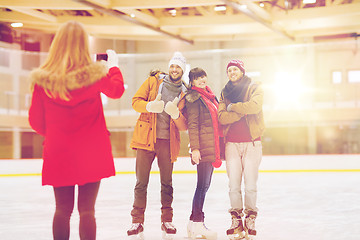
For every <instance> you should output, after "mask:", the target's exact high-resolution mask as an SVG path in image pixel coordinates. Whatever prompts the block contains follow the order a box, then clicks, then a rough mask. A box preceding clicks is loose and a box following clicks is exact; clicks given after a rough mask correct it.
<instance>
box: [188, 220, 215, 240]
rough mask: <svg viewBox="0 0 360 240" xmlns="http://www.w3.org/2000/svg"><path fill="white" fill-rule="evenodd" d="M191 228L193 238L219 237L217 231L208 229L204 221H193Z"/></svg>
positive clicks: (210, 239) (210, 238) (212, 238)
mask: <svg viewBox="0 0 360 240" xmlns="http://www.w3.org/2000/svg"><path fill="white" fill-rule="evenodd" d="M191 229H192V231H191V236H190V237H191V239H198V238H201V239H209V240H215V239H217V233H216V232H215V231H212V230H210V229H208V228H207V227H206V226H205V224H204V223H203V222H193V224H192V228H191Z"/></svg>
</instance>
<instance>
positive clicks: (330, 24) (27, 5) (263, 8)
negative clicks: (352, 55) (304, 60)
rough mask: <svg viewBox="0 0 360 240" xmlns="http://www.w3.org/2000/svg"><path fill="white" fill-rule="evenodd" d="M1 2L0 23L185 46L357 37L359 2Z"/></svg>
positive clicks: (118, 0) (107, 0) (335, 0)
mask: <svg viewBox="0 0 360 240" xmlns="http://www.w3.org/2000/svg"><path fill="white" fill-rule="evenodd" d="M303 1H309V0H270V1H261V0H35V1H29V0H0V23H3V24H8V25H10V23H14V22H21V23H23V27H22V28H23V29H31V30H39V31H43V32H47V33H54V32H55V31H56V29H57V28H58V26H59V25H60V24H61V23H63V22H66V21H68V20H76V21H79V22H81V23H83V24H84V25H85V26H86V28H87V30H88V32H89V33H90V34H91V35H92V36H95V37H100V38H113V39H123V40H145V41H146V40H148V41H156V40H168V39H170V38H176V39H179V40H180V41H185V42H188V43H190V44H191V43H194V42H201V41H231V40H244V39H247V40H248V39H257V38H261V39H267V38H268V39H270V38H286V39H290V41H292V40H295V41H296V40H301V39H308V38H310V39H315V40H321V39H335V38H349V37H350V38H356V37H358V33H360V0H316V1H315V0H314V1H315V2H314V3H304V2H303Z"/></svg>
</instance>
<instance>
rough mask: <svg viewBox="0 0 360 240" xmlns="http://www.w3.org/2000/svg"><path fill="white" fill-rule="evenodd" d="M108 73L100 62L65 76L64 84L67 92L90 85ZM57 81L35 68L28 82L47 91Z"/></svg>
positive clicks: (49, 74) (56, 76)
mask: <svg viewBox="0 0 360 240" xmlns="http://www.w3.org/2000/svg"><path fill="white" fill-rule="evenodd" d="M107 73H108V69H107V67H106V66H105V65H104V64H103V63H101V62H94V63H90V64H89V65H87V66H84V67H81V68H79V69H76V70H75V71H71V72H69V73H67V74H66V79H65V84H66V88H67V89H68V90H75V89H79V88H82V87H86V86H89V85H92V84H93V83H95V82H97V81H99V80H100V79H101V78H103V77H104V76H105V75H106V74H107ZM58 80H59V76H58V75H56V74H52V73H50V72H48V71H45V70H43V69H40V68H37V69H35V70H33V71H32V72H31V74H30V82H31V83H32V84H33V85H34V84H37V85H39V86H41V87H42V88H44V89H48V87H49V86H51V85H52V83H54V82H56V81H58Z"/></svg>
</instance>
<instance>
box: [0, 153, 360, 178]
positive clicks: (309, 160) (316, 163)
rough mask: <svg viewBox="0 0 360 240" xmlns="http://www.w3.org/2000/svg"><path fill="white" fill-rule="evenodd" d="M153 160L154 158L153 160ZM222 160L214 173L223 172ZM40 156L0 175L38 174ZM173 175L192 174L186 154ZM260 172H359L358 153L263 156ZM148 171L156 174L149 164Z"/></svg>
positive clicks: (129, 169) (7, 163)
mask: <svg viewBox="0 0 360 240" xmlns="http://www.w3.org/2000/svg"><path fill="white" fill-rule="evenodd" d="M154 161H156V159H155V160H154ZM114 162H115V169H116V174H117V175H122V174H135V158H116V159H114ZM225 165H226V164H225V162H223V164H222V165H221V167H220V168H216V169H215V170H214V173H219V174H225V173H226V166H225ZM41 168H42V159H4V160H0V177H31V176H41ZM173 172H174V174H196V167H195V166H194V165H192V164H191V162H190V158H189V157H179V158H178V161H177V162H175V164H174V171H173ZM259 172H260V173H306V172H308V173H311V172H317V173H321V172H360V154H344V155H279V156H274V155H271V156H263V159H262V162H261V164H260V169H259ZM151 174H159V169H158V166H157V164H156V163H155V164H153V167H152V170H151Z"/></svg>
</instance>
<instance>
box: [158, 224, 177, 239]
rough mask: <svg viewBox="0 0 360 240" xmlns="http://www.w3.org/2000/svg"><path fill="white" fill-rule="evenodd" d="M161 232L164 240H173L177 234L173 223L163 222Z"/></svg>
mask: <svg viewBox="0 0 360 240" xmlns="http://www.w3.org/2000/svg"><path fill="white" fill-rule="evenodd" d="M161 231H162V239H164V240H172V239H173V238H174V236H175V234H176V228H175V226H174V224H173V223H172V222H162V223H161Z"/></svg>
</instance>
